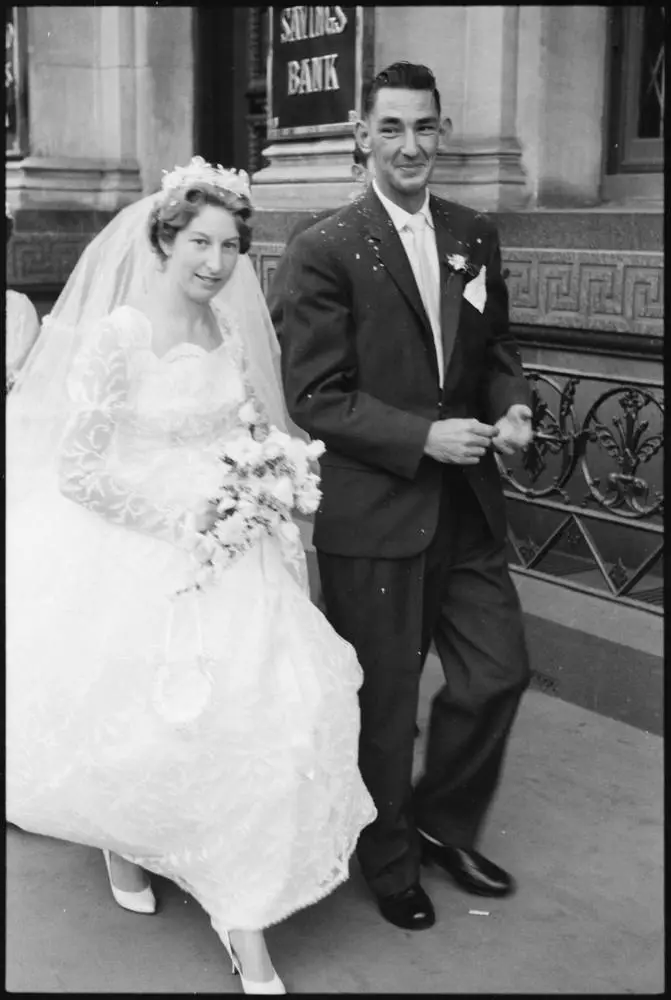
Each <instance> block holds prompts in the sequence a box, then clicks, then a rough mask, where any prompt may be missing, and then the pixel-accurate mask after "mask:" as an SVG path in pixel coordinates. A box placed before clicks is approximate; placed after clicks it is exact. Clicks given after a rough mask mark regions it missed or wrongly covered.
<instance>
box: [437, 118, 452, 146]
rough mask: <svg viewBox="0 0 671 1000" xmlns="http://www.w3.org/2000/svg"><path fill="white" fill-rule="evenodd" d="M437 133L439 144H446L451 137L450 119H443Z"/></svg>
mask: <svg viewBox="0 0 671 1000" xmlns="http://www.w3.org/2000/svg"><path fill="white" fill-rule="evenodd" d="M439 131H440V139H441V142H447V141H448V140H449V138H450V136H451V135H452V119H451V118H447V117H445V118H443V119H442V121H441V123H440V129H439Z"/></svg>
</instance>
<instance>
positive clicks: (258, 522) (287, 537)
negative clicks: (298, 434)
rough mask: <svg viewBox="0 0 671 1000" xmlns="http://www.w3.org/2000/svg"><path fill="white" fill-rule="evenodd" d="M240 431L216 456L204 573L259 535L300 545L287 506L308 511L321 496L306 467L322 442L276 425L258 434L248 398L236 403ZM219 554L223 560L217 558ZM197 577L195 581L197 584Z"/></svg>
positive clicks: (236, 554) (246, 547)
mask: <svg viewBox="0 0 671 1000" xmlns="http://www.w3.org/2000/svg"><path fill="white" fill-rule="evenodd" d="M239 417H240V421H241V423H242V424H243V426H244V427H245V431H244V432H243V433H242V434H241V435H240V436H239V437H235V438H232V439H231V440H229V441H227V442H226V444H225V445H224V447H223V448H222V451H221V452H220V453H219V455H218V459H219V462H220V463H221V478H220V481H219V486H218V489H217V491H216V493H215V495H214V496H212V497H211V499H210V502H211V503H212V504H213V505H214V506H215V507H216V508H217V513H218V515H219V516H218V518H217V520H216V521H215V523H214V525H213V526H212V528H210V529H209V531H207V532H206V533H205V537H206V538H208V539H209V540H210V541H211V543H212V546H213V551H212V556H211V558H210V560H209V561H208V562H207V563H205V566H204V569H205V573H206V575H207V574H208V572H209V573H211V572H212V571H213V570H214V569H215V564H216V565H219V566H221V565H222V562H223V565H224V566H225V565H227V564H230V563H231V562H233V561H234V560H235V559H237V558H239V557H240V556H241V555H243V554H244V553H245V552H247V551H248V550H249V549H250V548H251V547H252V546H253V545H254V543H255V542H256V541H257V540H258V539H259V538H261V536H262V535H263V534H267V535H275V536H277V537H278V539H279V541H280V544H282V545H283V546H286V547H287V549H291V548H294V547H295V546H296V545H299V544H300V533H299V531H298V527H297V526H296V524H295V523H294V521H293V519H292V511H294V510H297V511H300V512H301V513H302V514H313V513H314V512H315V511H316V510H317V508H318V506H319V501H320V499H321V491H320V489H319V476H318V475H317V473H315V472H313V471H312V469H311V464H312V463H313V462H315V461H316V460H317V459H318V458H319V456H320V455H322V454H323V452H324V445H323V444H322V442H321V441H311V442H310V443H306V442H304V441H302V440H300V438H294V437H291V436H290V435H289V434H285V433H284V432H283V431H280V430H278V429H277V428H276V427H270V428H269V429H268V430H267V431H264V433H263V436H261V435H259V433H258V428H259V424H260V420H259V417H258V415H257V413H256V407H255V406H254V403H253V402H252V401H251V400H248V401H247V402H246V403H244V404H243V406H241V408H240V410H239ZM222 556H223V560H222V559H221V557H222ZM202 582H204V580H203V579H202V578H201V579H199V581H197V582H196V585H195V586H196V588H198V589H200V587H201V583H202Z"/></svg>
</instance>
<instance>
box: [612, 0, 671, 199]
mask: <svg viewBox="0 0 671 1000" xmlns="http://www.w3.org/2000/svg"><path fill="white" fill-rule="evenodd" d="M664 27H665V13H664V7H662V6H660V5H645V6H640V7H614V8H611V10H610V60H609V76H610V81H609V83H610V94H609V97H610V115H609V136H608V156H607V164H606V176H605V180H604V196H605V197H606V198H614V199H617V198H618V197H620V198H622V197H627V196H631V197H650V198H661V196H662V189H663V170H664V97H665V59H664V37H665V32H664Z"/></svg>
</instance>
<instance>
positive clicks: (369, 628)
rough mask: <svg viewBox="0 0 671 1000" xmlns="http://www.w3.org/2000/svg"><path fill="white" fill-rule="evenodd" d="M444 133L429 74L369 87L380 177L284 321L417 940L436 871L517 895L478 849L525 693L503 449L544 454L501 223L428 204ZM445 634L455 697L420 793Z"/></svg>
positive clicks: (331, 563)
mask: <svg viewBox="0 0 671 1000" xmlns="http://www.w3.org/2000/svg"><path fill="white" fill-rule="evenodd" d="M445 132H446V122H444V121H443V120H441V109H440V95H439V93H438V90H437V89H436V83H435V79H434V77H433V74H432V73H431V71H430V70H428V69H427V68H426V67H425V66H416V65H412V64H410V63H395V64H394V65H392V66H389V67H388V68H387V69H386V70H383V71H382V72H381V73H379V74H378V75H377V76H376V77H375V79H374V80H373V81H372V82H371V83H369V84H367V85H366V87H365V88H364V94H363V120H362V121H361V122H359V123H358V125H357V141H358V143H359V145H360V146H361V147H362V149H363V150H364V151H368V152H369V153H370V156H371V159H372V165H373V169H374V176H375V180H374V181H373V183H372V186H371V188H370V189H369V190H368V192H367V194H366V195H365V196H364V197H363V198H362V199H360V200H359V201H358V202H356V203H355V204H353V205H352V206H350V207H348V208H345V209H341V210H340V211H339V212H338V213H337V215H336V216H334V217H333V218H332V219H327V220H326V221H324V222H322V224H321V225H320V226H315V227H312V228H311V229H310V230H308V231H307V232H304V233H302V234H301V235H299V236H298V237H297V238H296V239H295V241H294V243H293V246H292V253H291V254H290V255H289V272H288V274H287V278H286V286H285V292H284V310H283V315H282V318H281V329H280V330H278V334H279V335H280V338H281V343H282V348H283V352H282V367H283V378H284V385H285V393H286V399H287V405H288V409H289V412H290V414H291V416H292V418H293V419H294V420H295V421H296V423H297V424H298V425H299V426H301V427H303V428H304V429H305V430H306V431H307V432H308V433H309V434H310V435H311V436H313V437H315V438H321V439H322V440H323V441H324V442H325V444H326V448H327V450H326V453H325V454H324V456H323V457H322V459H321V472H322V489H323V499H322V503H321V507H320V509H319V511H318V513H317V515H316V518H315V529H314V544H315V548H316V550H317V556H318V561H319V570H320V576H321V583H322V588H323V593H324V599H325V604H326V608H327V614H328V617H329V619H330V621H331V623H332V624H333V625H334V627H335V628H336V630H337V631H338V632H339V633H340V634H341V635H342V636H343V637H344V638H345V639H347V640H348V641H349V642H351V643H352V644H353V646H354V647H355V648H356V651H357V654H358V657H359V661H360V663H361V666H362V668H363V673H364V682H363V686H362V688H361V692H360V702H361V727H362V728H361V738H360V760H359V763H360V767H361V772H362V774H363V777H364V780H365V782H366V784H367V785H368V788H369V789H370V791H371V794H372V796H373V798H374V800H375V804H376V806H377V810H378V817H377V819H376V820H375V822H373V823H372V824H371V825H370V826H369V827H367V828H366V830H364V832H363V833H362V835H361V838H360V840H359V844H358V849H357V853H358V858H359V862H360V865H361V870H362V872H363V875H364V877H365V878H366V880H367V882H368V884H369V886H370V887H371V889H372V891H373V893H374V894H375V896H376V897H377V900H378V904H379V907H380V910H381V912H382V915H383V916H384V917H385V918H386V919H387V920H389V921H390V922H391V923H393V924H395V925H397V926H399V927H404V928H411V929H421V928H424V927H430V926H431V925H432V924H433V922H434V920H435V916H434V911H433V906H432V904H431V900H430V899H429V897H428V895H427V894H426V892H425V891H424V890H423V888H422V887H421V885H420V882H419V876H420V860H421V859H422V858H423V859H424V860H425V861H426V862H428V861H433V862H434V863H436V864H438V865H439V866H441V867H442V868H443V869H444V870H445V871H446V872H447V873H448V874H449V875H450V876H451V877H452V878H453V879H454V880H455V881H456V882H457V883H458V884H459V885H460V886H461V887H462V888H464V889H466V890H467V891H469V892H472V893H476V894H479V895H484V896H488V895H489V896H505V895H507V894H508V893H510V892H511V891H512V890H513V880H512V878H511V877H510V876H509V875H508V874H507V873H506V872H505V871H503V869H501V868H500V867H498V866H497V865H495V864H493V863H492V862H491V861H488V860H487V859H486V858H484V857H483V856H482V855H481V854H479V853H478V852H477V850H476V844H477V841H478V837H479V834H480V832H481V830H482V826H483V823H484V820H485V816H486V813H487V809H488V807H489V805H490V803H491V800H492V797H493V795H494V792H495V789H496V787H497V784H498V781H499V776H500V771H501V765H502V761H503V757H504V751H505V747H506V741H507V738H508V734H509V732H510V729H511V726H512V724H513V720H514V718H515V714H516V712H517V708H518V705H519V700H520V697H521V695H522V693H523V691H524V690H525V688H526V686H527V684H528V681H529V665H528V659H527V651H526V646H525V640H524V634H523V628H522V619H521V612H520V605H519V601H518V597H517V594H516V591H515V588H514V586H513V583H512V581H511V578H510V575H509V572H508V567H507V563H506V556H505V550H504V545H505V535H506V517H505V501H504V497H503V493H502V488H501V483H500V480H499V474H498V471H497V467H496V462H495V458H494V455H493V449H494V448H495V449H498V450H499V451H501V452H503V453H505V454H512V453H513V452H514V451H515V450H517V449H519V448H524V447H525V446H526V445H527V444H528V443H529V441H530V439H531V424H530V418H531V411H530V409H529V407H528V402H529V392H528V389H527V385H526V382H525V379H524V376H523V372H522V367H521V363H520V358H519V354H518V351H517V347H516V345H515V342H514V340H513V337H512V335H511V333H510V330H509V327H508V298H507V292H506V286H505V283H504V281H503V279H502V277H501V258H500V251H499V243H498V237H497V233H496V230H495V228H494V226H493V225H492V223H491V222H490V221H489V220H488V219H487V218H486V217H485V216H483V215H480V214H478V213H476V212H473V211H471V210H470V209H468V208H464V207H463V206H461V205H458V204H456V203H454V202H448V201H444V200H443V199H441V198H437V197H434V196H433V195H429V193H428V188H427V184H428V181H429V178H430V175H431V171H432V168H433V165H434V161H435V158H436V153H437V149H438V144H439V140H440V138H441V136H442V135H444V134H445ZM432 640H433V641H435V645H436V648H437V651H438V654H439V657H440V660H441V664H442V667H443V671H444V675H445V685H444V687H443V688H442V689H441V690H440V691H439V692H438V694H437V695H436V697H435V698H434V700H433V704H432V707H431V717H430V728H429V734H428V741H427V750H426V763H425V771H424V774H423V776H422V777H421V778H420V780H419V782H418V783H417V785H416V787H415V788H414V789H413V788H412V784H411V779H412V765H413V742H414V739H413V737H414V723H415V717H416V712H417V702H418V691H419V681H420V675H421V671H422V667H423V665H424V661H425V659H426V656H427V653H428V651H429V647H430V645H431V642H432Z"/></svg>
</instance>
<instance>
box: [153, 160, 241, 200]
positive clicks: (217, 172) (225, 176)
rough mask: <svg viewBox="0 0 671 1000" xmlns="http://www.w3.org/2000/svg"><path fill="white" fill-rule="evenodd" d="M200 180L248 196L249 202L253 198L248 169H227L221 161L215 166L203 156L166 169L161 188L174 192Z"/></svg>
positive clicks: (166, 192) (170, 192) (168, 192)
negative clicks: (184, 164)
mask: <svg viewBox="0 0 671 1000" xmlns="http://www.w3.org/2000/svg"><path fill="white" fill-rule="evenodd" d="M198 182H200V183H202V184H211V185H212V187H218V188H222V189H223V190H224V191H230V192H232V194H237V195H238V196H239V197H241V198H246V199H247V201H249V202H251V200H252V195H251V190H250V187H249V175H248V174H247V171H246V170H233V169H231V170H226V169H225V168H224V167H222V165H221V164H220V163H218V164H217V166H216V167H215V166H213V165H212V164H211V163H207V162H206V161H205V160H204V159H203V157H202V156H194V157H192V159H191V163H189V165H188V166H187V167H175V169H174V170H172V171H170V173H168V171H167V170H164V171H163V180H162V181H161V189H162V190H163V191H164V192H165V194H172V193H173V192H174V191H179V190H181V189H182V188H186V187H188V186H189V185H190V184H197V183H198Z"/></svg>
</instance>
